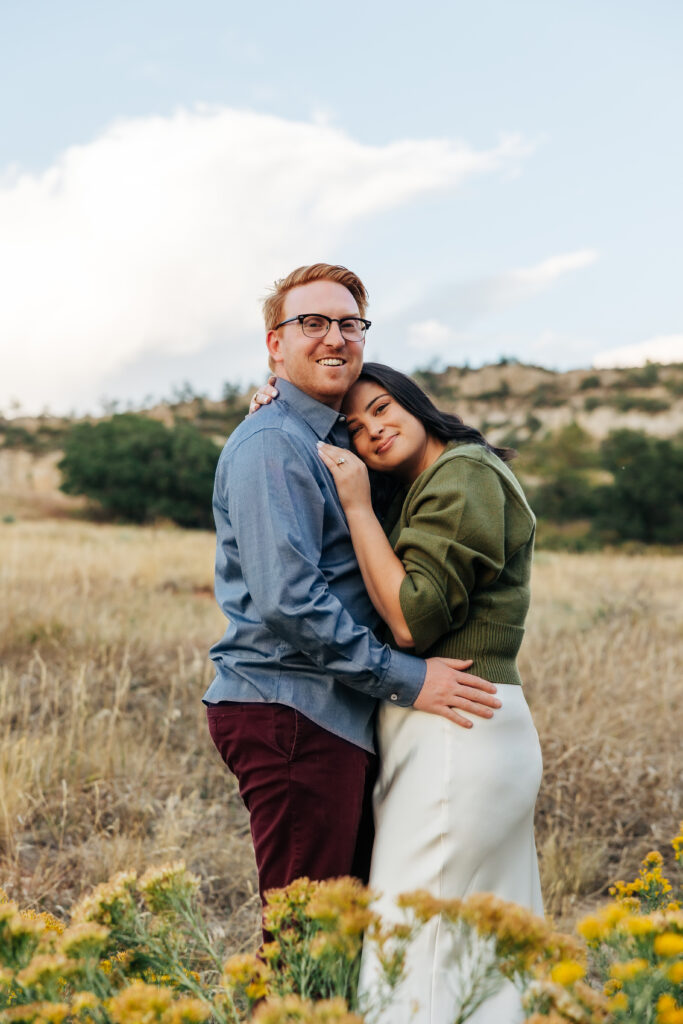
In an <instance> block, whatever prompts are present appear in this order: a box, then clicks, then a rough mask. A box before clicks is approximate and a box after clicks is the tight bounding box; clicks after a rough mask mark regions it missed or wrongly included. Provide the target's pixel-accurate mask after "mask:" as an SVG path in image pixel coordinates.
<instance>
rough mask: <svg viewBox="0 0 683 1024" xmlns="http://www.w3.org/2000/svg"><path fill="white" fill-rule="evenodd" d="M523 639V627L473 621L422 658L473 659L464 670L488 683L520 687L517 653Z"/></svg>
mask: <svg viewBox="0 0 683 1024" xmlns="http://www.w3.org/2000/svg"><path fill="white" fill-rule="evenodd" d="M523 637H524V629H523V627H522V626H510V625H508V624H507V623H504V622H490V621H488V620H487V619H473V620H470V621H469V622H466V623H465V625H464V626H463V627H462V628H461V629H458V630H457V631H456V632H454V633H448V634H447V635H446V636H443V637H441V638H440V639H439V640H437V642H436V643H435V644H433V645H432V647H430V648H429V650H428V651H426V652H425V653H424V655H423V657H425V658H462V659H465V658H474V664H473V665H472V667H471V668H469V669H468V670H467V671H468V672H472V673H473V674H474V675H477V676H481V677H482V678H483V679H488V680H489V682H491V683H514V684H516V685H517V686H521V684H522V677H521V676H520V674H519V670H518V668H517V654H518V652H519V648H520V646H521V643H522V638H523Z"/></svg>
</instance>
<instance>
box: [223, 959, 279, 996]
mask: <svg viewBox="0 0 683 1024" xmlns="http://www.w3.org/2000/svg"><path fill="white" fill-rule="evenodd" d="M272 976H273V973H272V971H271V969H270V967H268V965H267V964H265V963H264V962H263V961H262V960H259V958H258V957H257V956H254V954H253V953H239V954H237V955H236V956H231V957H230V959H229V960H226V962H225V964H224V966H223V985H224V987H225V988H226V989H227V990H228V991H229V992H236V991H237V992H239V991H242V992H244V994H245V995H246V997H247V999H248V1000H249V1001H250V1002H252V1003H254V1002H256V1001H257V1000H259V999H263V998H264V996H266V995H267V994H268V983H269V981H270V980H271V978H272Z"/></svg>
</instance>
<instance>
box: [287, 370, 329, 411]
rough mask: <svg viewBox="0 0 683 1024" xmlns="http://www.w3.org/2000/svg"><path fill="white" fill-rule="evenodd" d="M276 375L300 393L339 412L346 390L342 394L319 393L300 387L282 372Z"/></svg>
mask: <svg viewBox="0 0 683 1024" xmlns="http://www.w3.org/2000/svg"><path fill="white" fill-rule="evenodd" d="M277 376H278V378H279V379H280V380H286V381H287V383H288V384H291V385H292V387H294V388H296V389H297V390H298V391H300V392H301V393H302V395H308V397H309V398H312V399H313V400H314V401H315V402H320V404H321V405H326V406H327V407H328V408H329V409H334V411H335V412H339V410H340V409H341V407H342V402H343V401H344V397H345V395H346V392H344V394H343V395H319V394H317V392H314V391H308V390H307V389H306V388H302V387H301V385H300V384H297V383H296V381H294V380H290V379H289V378H288V377H285V375H284V374H283V373H279V374H277Z"/></svg>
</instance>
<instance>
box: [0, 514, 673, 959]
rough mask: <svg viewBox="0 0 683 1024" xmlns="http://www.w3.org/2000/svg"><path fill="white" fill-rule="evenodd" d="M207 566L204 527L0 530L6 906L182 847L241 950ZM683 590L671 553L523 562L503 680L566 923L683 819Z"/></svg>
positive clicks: (248, 941)
mask: <svg viewBox="0 0 683 1024" xmlns="http://www.w3.org/2000/svg"><path fill="white" fill-rule="evenodd" d="M212 563H213V538H212V536H211V535H209V534H208V533H190V532H184V531H181V530H174V529H170V528H169V529H154V528H134V527H116V526H97V525H92V524H80V523H77V522H64V521H62V522H59V521H54V520H53V521H49V520H47V521H39V522H17V523H2V524H0V734H1V742H2V746H1V748H0V885H2V886H4V887H5V888H6V889H7V890H8V892H9V893H10V894H11V895H12V896H13V897H15V898H16V899H18V900H19V901H20V903H21V904H23V905H32V906H35V907H42V908H46V909H50V910H52V911H55V912H57V913H60V912H62V911H63V910H64V909H66V908H67V907H68V906H69V905H70V904H71V903H72V902H73V901H74V900H75V898H76V897H77V896H78V894H79V893H80V892H81V890H82V889H83V888H85V887H87V886H89V885H91V884H93V883H95V882H99V881H101V880H103V879H104V878H106V877H107V876H109V875H110V874H111V873H112V872H114V871H117V870H119V869H122V868H124V867H125V868H138V869H142V868H144V867H145V866H147V865H148V864H150V863H158V862H160V861H164V860H172V859H176V858H178V857H183V858H185V859H186V861H187V862H188V864H189V866H190V867H191V868H192V869H193V870H194V871H196V872H198V873H199V874H200V875H201V876H202V879H203V882H204V896H205V899H206V902H207V905H208V906H209V907H210V908H211V913H212V916H213V919H214V922H215V926H216V927H217V928H224V929H226V930H228V932H229V934H230V935H231V937H232V939H233V941H234V948H235V949H240V948H249V947H251V946H252V945H253V944H254V941H255V936H256V930H257V921H258V907H257V899H256V897H255V894H254V893H255V877H254V867H253V861H252V855H251V848H250V841H249V834H248V826H247V822H246V817H245V813H244V811H243V809H242V806H241V804H240V801H239V797H238V796H237V794H236V790H235V786H234V784H233V782H232V780H231V778H230V777H229V776H228V774H227V772H226V770H225V769H224V767H223V765H222V763H221V762H220V760H219V758H218V756H217V754H216V753H215V751H214V750H213V747H212V746H211V743H210V740H209V738H208V734H207V731H206V727H205V720H204V713H203V707H202V704H201V702H200V697H201V694H202V692H203V690H204V687H205V685H206V684H207V683H208V681H209V679H210V675H211V672H210V663H208V661H207V657H206V652H207V649H208V647H209V646H210V644H211V643H212V642H213V641H214V640H215V639H217V638H218V636H219V635H220V634H221V632H222V629H223V620H222V617H221V615H220V613H219V612H218V610H217V608H216V607H215V604H214V601H213V596H212ZM682 590H683V558H681V557H680V556H665V555H657V554H648V555H635V556H632V557H629V556H628V555H625V554H609V553H605V554H596V555H579V556H577V555H567V554H559V553H558V554H556V553H552V554H551V553H544V552H541V553H539V554H538V556H537V563H536V570H535V581H534V602H533V607H532V614H531V618H530V622H529V629H528V634H527V639H526V641H525V644H524V647H523V651H522V673H523V676H524V678H525V680H526V692H527V696H528V698H529V702H530V704H531V706H532V710H533V712H534V716H535V719H536V723H537V726H538V730H539V734H540V737H541V742H542V745H543V751H544V759H545V776H544V782H543V788H542V792H541V796H540V799H539V803H538V814H537V840H538V847H539V852H540V854H541V859H542V872H543V882H544V891H545V897H546V903H547V906H548V908H549V909H550V910H551V911H552V912H553V913H554V914H555V915H556V917H557V918H559V919H560V920H561V921H562V923H564V924H565V925H569V924H570V923H571V922H572V920H573V919H574V918H575V917H576V916H577V915H578V913H579V912H580V911H582V910H583V909H584V908H585V907H586V906H587V905H588V904H591V903H593V902H595V901H596V900H597V899H599V898H600V897H601V895H604V894H605V892H606V886H607V885H608V884H609V882H610V881H612V880H614V879H615V878H619V877H623V876H624V875H630V874H633V873H635V871H636V869H637V866H638V863H639V860H640V858H641V857H642V855H643V854H644V853H645V852H646V851H647V850H648V849H651V848H652V847H654V846H658V845H659V846H660V847H661V848H662V849H663V851H664V847H665V844H666V842H667V840H668V839H669V838H670V837H671V836H673V835H674V834H675V832H676V830H677V825H678V822H679V820H680V818H681V816H682V815H683V808H682V807H681V769H682V765H683V759H682V758H681V749H680V737H681V720H682V714H683V709H682V706H681V705H682V703H683V700H682V693H683V652H682V651H681V644H680V640H681V622H680V613H679V609H680V607H681V606H682V605H683V601H682V600H681V597H682V593H681V591H682ZM677 616H678V617H677Z"/></svg>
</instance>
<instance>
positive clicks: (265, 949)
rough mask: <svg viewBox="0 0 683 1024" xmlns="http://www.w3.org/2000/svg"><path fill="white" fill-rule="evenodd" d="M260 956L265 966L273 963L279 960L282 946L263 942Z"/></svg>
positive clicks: (276, 943)
mask: <svg viewBox="0 0 683 1024" xmlns="http://www.w3.org/2000/svg"><path fill="white" fill-rule="evenodd" d="M260 952H261V956H262V957H263V959H264V960H265V961H266V963H267V964H272V963H275V961H276V960H279V959H280V955H281V954H282V946H281V945H280V943H279V942H264V944H263V945H262V946H261V950H260Z"/></svg>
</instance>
